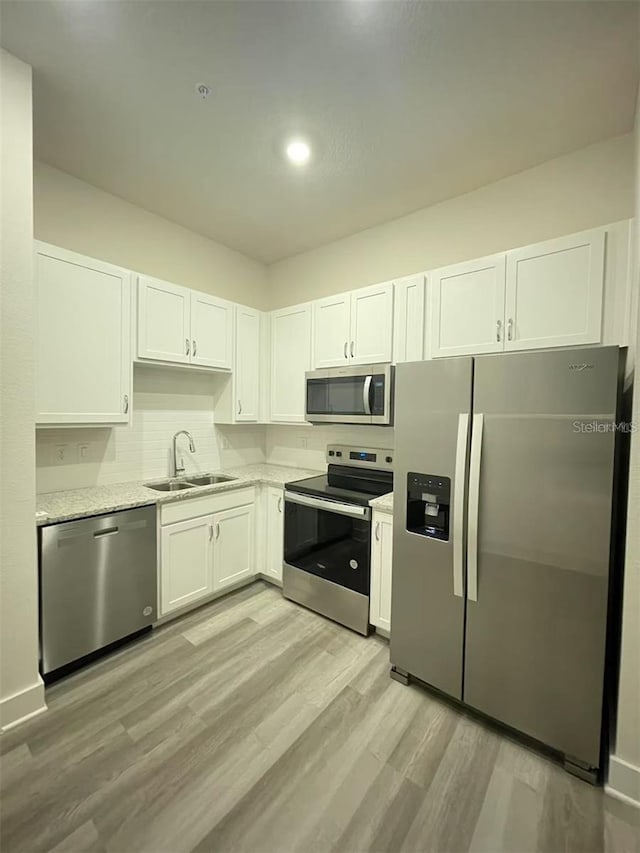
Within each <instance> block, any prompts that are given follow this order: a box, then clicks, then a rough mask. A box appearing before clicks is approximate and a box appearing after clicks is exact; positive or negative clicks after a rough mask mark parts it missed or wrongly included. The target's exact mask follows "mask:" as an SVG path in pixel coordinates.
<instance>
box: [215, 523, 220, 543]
mask: <svg viewBox="0 0 640 853" xmlns="http://www.w3.org/2000/svg"><path fill="white" fill-rule="evenodd" d="M219 538H220V524H218V523H216V539H219Z"/></svg>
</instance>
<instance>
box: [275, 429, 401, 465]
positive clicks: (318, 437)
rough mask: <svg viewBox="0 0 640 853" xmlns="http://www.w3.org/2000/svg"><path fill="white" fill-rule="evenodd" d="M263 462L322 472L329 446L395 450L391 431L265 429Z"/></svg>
mask: <svg viewBox="0 0 640 853" xmlns="http://www.w3.org/2000/svg"><path fill="white" fill-rule="evenodd" d="M265 430H266V439H265V453H266V461H267V462H272V463H274V464H278V465H299V466H300V467H303V468H315V469H324V468H325V467H326V458H325V454H326V449H327V445H328V444H352V445H356V446H357V445H361V446H362V447H380V448H383V449H386V448H390V449H393V447H394V435H393V428H392V427H371V426H304V425H302V424H301V425H300V426H299V427H297V426H277V425H270V426H267V427H265Z"/></svg>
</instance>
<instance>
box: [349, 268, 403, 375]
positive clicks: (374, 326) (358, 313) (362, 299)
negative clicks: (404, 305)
mask: <svg viewBox="0 0 640 853" xmlns="http://www.w3.org/2000/svg"><path fill="white" fill-rule="evenodd" d="M392 344H393V284H392V283H391V282H388V283H386V284H376V285H374V286H373V287H363V288H361V289H360V290H354V291H353V292H352V293H351V339H350V342H349V354H350V356H351V363H352V364H371V363H374V362H381V361H391V358H392V355H393V352H392Z"/></svg>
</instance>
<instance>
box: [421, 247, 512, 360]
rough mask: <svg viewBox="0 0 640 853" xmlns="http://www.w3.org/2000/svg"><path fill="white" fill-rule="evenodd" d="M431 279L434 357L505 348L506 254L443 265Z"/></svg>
mask: <svg viewBox="0 0 640 853" xmlns="http://www.w3.org/2000/svg"><path fill="white" fill-rule="evenodd" d="M429 279H430V280H429V292H430V297H429V299H430V318H431V319H430V322H431V334H430V338H431V355H432V357H433V358H439V357H441V356H448V355H475V354H477V353H484V352H502V350H503V349H504V291H505V256H504V255H492V256H490V257H487V258H480V259H479V260H476V261H470V262H468V263H464V264H456V265H455V266H450V267H444V268H443V269H439V270H435V271H434V272H432V273H430V274H429Z"/></svg>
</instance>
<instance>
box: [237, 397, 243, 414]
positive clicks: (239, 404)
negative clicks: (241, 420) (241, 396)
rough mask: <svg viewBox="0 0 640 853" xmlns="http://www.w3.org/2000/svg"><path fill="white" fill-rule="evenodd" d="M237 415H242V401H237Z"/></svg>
mask: <svg viewBox="0 0 640 853" xmlns="http://www.w3.org/2000/svg"><path fill="white" fill-rule="evenodd" d="M238 414H239V415H241V414H242V400H238Z"/></svg>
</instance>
